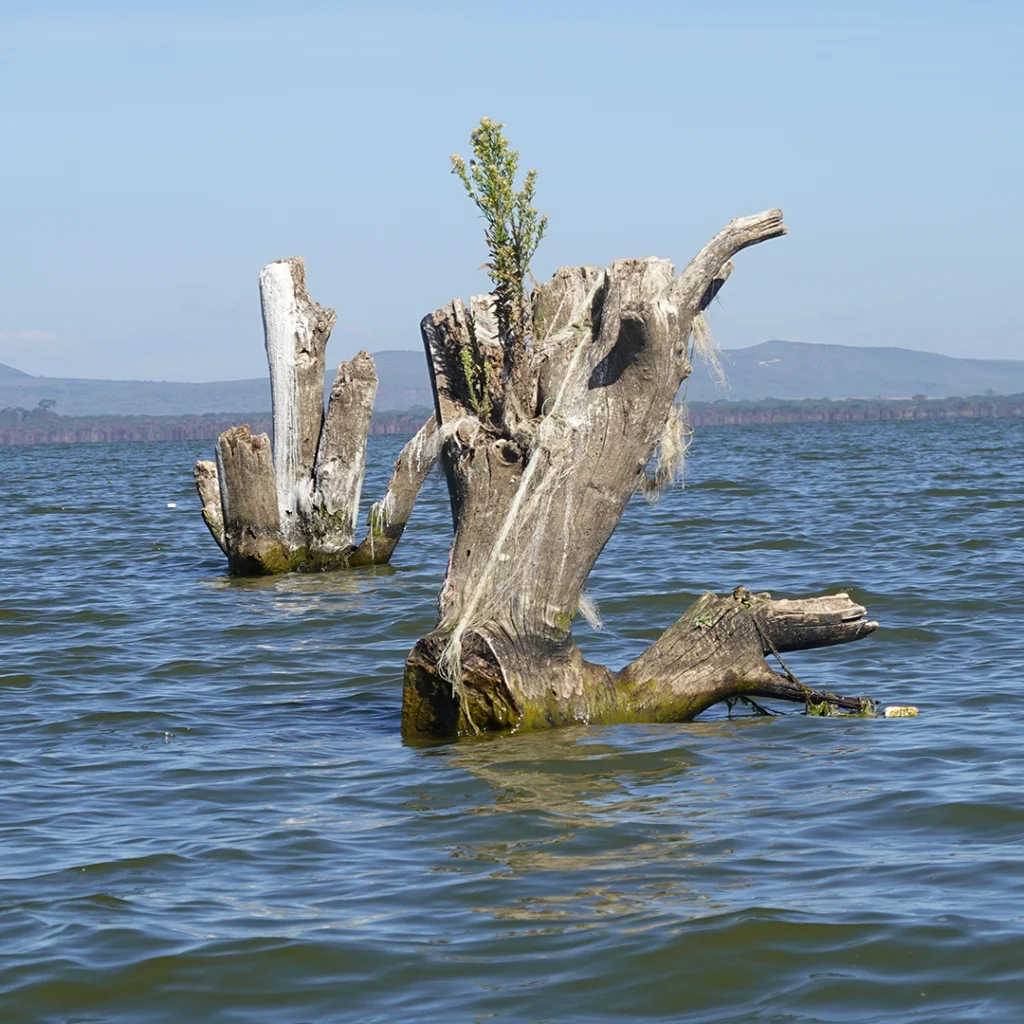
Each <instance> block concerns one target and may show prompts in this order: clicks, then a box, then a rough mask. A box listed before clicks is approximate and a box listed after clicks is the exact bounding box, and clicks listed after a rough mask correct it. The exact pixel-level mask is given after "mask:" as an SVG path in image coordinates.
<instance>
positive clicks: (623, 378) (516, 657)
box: [402, 210, 876, 735]
mask: <svg viewBox="0 0 1024 1024" xmlns="http://www.w3.org/2000/svg"><path fill="white" fill-rule="evenodd" d="M785 231H786V228H785V227H784V225H783V223H782V213H781V211H779V210H769V211H766V212H764V213H761V214H757V215H756V216H753V217H745V218H741V219H738V220H735V221H733V222H732V223H730V224H729V225H728V226H727V227H726V228H725V229H724V230H723V231H721V232H720V233H719V234H718V235H717V236H716V237H715V238H714V239H712V241H711V242H710V243H709V244H708V245H707V246H705V247H704V249H703V250H702V251H701V252H700V253H699V254H698V255H697V256H696V257H695V258H694V259H693V260H692V261H691V262H690V264H689V265H688V266H687V267H686V269H685V270H684V271H683V272H682V273H681V274H679V275H676V273H675V270H674V268H673V266H672V264H671V263H669V262H667V261H665V260H659V259H640V260H619V261H617V262H615V263H613V264H612V265H611V266H610V267H608V268H607V269H606V270H600V269H598V268H596V267H571V268H562V269H561V270H559V271H558V272H557V273H556V274H555V275H554V277H553V278H552V280H551V281H549V282H548V283H547V284H545V285H543V286H541V287H539V288H538V289H537V290H536V292H535V293H534V332H533V342H532V344H531V345H530V347H529V349H528V355H527V358H526V359H525V360H523V359H519V360H513V359H511V358H509V357H508V356H509V352H508V348H509V342H508V339H502V338H499V337H498V335H497V331H496V329H495V324H494V317H493V315H492V313H491V310H492V305H493V302H492V299H491V298H490V297H488V296H483V297H478V298H476V299H474V300H472V302H471V304H470V309H468V310H467V308H466V307H465V306H464V305H463V303H462V302H461V301H460V300H455V301H453V302H451V303H449V304H448V305H447V306H444V307H442V308H441V309H439V310H437V312H435V313H433V314H431V315H430V316H427V317H426V318H425V319H424V320H423V322H422V325H421V330H422V334H423V340H424V344H425V346H426V351H427V359H428V362H429V364H430V367H431V375H432V382H433V388H434V397H435V402H436V408H437V417H438V422H439V424H440V430H441V436H442V444H441V460H442V464H443V467H444V471H445V475H446V478H447V483H448V490H449V495H450V498H451V506H452V517H453V520H454V525H455V539H454V542H453V543H452V547H451V552H450V556H449V562H448V570H447V574H446V576H445V580H444V585H443V587H442V590H441V593H440V596H439V599H438V608H439V616H438V623H437V627H436V628H435V629H434V631H433V632H431V633H430V634H429V635H428V636H425V637H423V638H422V639H421V640H420V641H419V642H418V643H417V644H416V646H415V647H414V649H413V650H412V652H411V653H410V655H409V658H408V660H407V662H406V668H405V681H404V693H403V704H402V728H403V732H404V733H405V734H406V735H415V734H420V735H423V734H430V735H454V734H457V733H467V732H481V731H484V730H502V729H523V728H537V727H546V726H552V725H559V724H562V723H569V722H623V721H636V722H639V721H645V722H654V721H682V720H687V719H691V718H693V717H694V716H696V715H698V714H700V712H701V711H703V710H705V709H706V708H707V707H709V706H710V705H712V704H714V703H716V702H718V701H724V700H730V699H732V698H738V697H747V698H750V697H756V696H759V695H761V696H771V697H781V698H784V699H787V700H799V701H802V702H804V703H806V704H807V705H808V707H819V708H825V707H836V706H838V707H844V708H846V709H848V710H864V709H865V708H867V707H868V705H867V704H866V703H865V702H863V701H862V700H860V699H859V698H843V697H836V696H835V695H833V694H825V693H820V692H818V691H816V690H813V689H811V688H808V687H805V686H803V684H801V683H800V682H799V681H797V680H796V679H795V677H793V676H792V674H791V673H789V672H788V670H786V671H785V674H783V673H781V672H777V671H773V670H772V669H771V668H770V667H769V665H768V663H767V661H766V655H770V654H772V653H774V654H776V655H777V654H779V653H780V652H784V651H788V650H795V649H798V648H805V647H819V646H823V645H827V644H836V643H845V642H847V641H850V640H856V639H859V638H860V637H863V636H865V635H867V634H868V633H870V632H872V631H873V630H874V629H875V628H876V624H875V623H873V622H867V621H866V620H865V618H864V609H863V608H861V607H860V606H858V605H856V604H854V603H853V602H852V601H850V599H849V598H848V597H847V596H846V595H845V594H838V595H835V596H833V597H822V598H812V599H809V600H806V601H773V600H772V599H771V597H770V595H768V594H751V593H749V592H748V591H746V590H745V589H743V588H742V587H738V588H737V589H736V590H735V591H734V592H733V593H732V594H731V595H729V596H716V595H713V594H705V595H704V597H702V598H701V599H700V600H699V601H698V602H697V603H696V604H695V605H694V606H693V607H692V608H691V609H690V610H689V611H687V612H686V614H685V615H683V617H682V618H681V619H680V620H679V621H678V622H676V623H675V625H673V626H671V627H670V628H669V629H668V630H667V631H666V632H665V633H664V635H663V636H662V637H661V638H660V639H659V640H658V641H657V642H656V643H654V644H653V645H652V646H651V647H650V648H649V649H648V650H646V651H645V652H644V653H643V654H642V655H641V656H640V657H639V658H637V659H636V660H635V661H633V662H632V663H631V664H629V665H627V666H625V667H624V668H622V669H621V670H619V671H613V670H611V669H609V668H606V667H604V666H602V665H595V664H591V663H588V662H587V661H585V660H584V659H583V657H582V655H581V653H580V651H579V648H578V647H577V646H576V644H575V643H574V642H573V638H572V620H573V617H574V616H575V615H576V613H577V610H578V607H579V602H580V597H581V594H582V592H583V586H584V583H585V581H586V579H587V576H588V575H589V573H590V570H591V569H592V567H593V565H594V562H595V561H596V559H597V556H598V555H599V553H600V552H601V549H602V548H603V547H604V545H605V543H606V542H607V540H608V538H609V537H610V536H611V534H612V531H613V530H614V529H615V527H616V525H617V524H618V522H619V519H620V517H621V516H622V514H623V512H624V510H625V508H626V504H627V502H628V501H629V499H630V497H631V496H632V494H633V493H634V491H635V490H636V489H637V487H638V486H639V485H640V484H641V482H642V481H643V480H644V479H645V474H646V467H647V465H648V462H649V460H650V459H651V457H652V454H653V453H654V452H655V449H656V447H657V446H658V444H659V441H661V442H662V444H663V445H664V446H666V447H671V443H672V438H671V437H667V436H666V430H668V431H669V433H671V431H672V430H676V429H678V417H677V415H676V412H675V408H674V401H675V397H676V394H677V392H678V391H679V387H680V385H681V384H682V382H683V380H684V379H685V378H686V377H687V376H688V375H689V373H690V353H691V350H690V338H691V334H693V332H694V331H695V329H696V330H700V328H701V327H702V326H703V324H702V322H699V321H698V322H697V323H696V325H695V320H696V318H697V317H699V316H701V315H702V313H703V310H704V309H705V308H706V306H707V305H708V303H709V302H710V301H711V299H712V298H713V297H714V295H715V294H716V293H717V291H718V290H719V289H720V288H721V287H722V285H723V284H724V282H725V280H726V278H727V277H728V275H729V273H730V272H731V270H732V263H731V262H730V260H731V258H732V257H733V256H734V255H735V254H736V253H738V252H739V251H740V250H741V249H744V248H746V247H747V246H750V245H754V244H756V243H758V242H762V241H765V240H766V239H769V238H775V237H777V236H779V235H782V234H784V233H785ZM780 663H781V659H780Z"/></svg>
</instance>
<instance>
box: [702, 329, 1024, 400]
mask: <svg viewBox="0 0 1024 1024" xmlns="http://www.w3.org/2000/svg"><path fill="white" fill-rule="evenodd" d="M725 356H726V358H725V359H724V360H723V364H722V365H723V368H724V369H725V373H726V377H727V378H728V387H727V388H726V390H725V391H720V390H717V389H716V388H715V386H714V384H713V383H712V381H711V380H710V378H709V377H708V374H707V371H706V370H705V369H704V368H703V367H701V366H699V364H698V365H695V366H694V372H693V377H692V379H691V382H690V386H689V397H690V398H691V399H692V400H694V401H701V402H713V401H714V400H715V399H716V398H725V399H728V400H729V401H742V400H744V399H750V400H752V401H756V400H757V399H760V398H836V399H839V398H911V397H913V396H914V395H927V396H928V397H929V398H948V397H951V396H953V395H983V394H985V392H987V391H989V390H991V391H992V392H993V393H995V394H997V395H1009V394H1017V393H1019V392H1022V391H1024V360H1021V359H954V358H953V357H951V356H940V355H936V354H935V353H934V352H916V351H913V350H912V349H906V348H860V347H857V346H853V345H812V344H808V343H805V342H796V341H765V342H762V343H761V344H760V345H754V346H753V347H752V348H738V349H729V350H728V351H727V352H725Z"/></svg>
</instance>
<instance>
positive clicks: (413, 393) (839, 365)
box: [0, 341, 1024, 416]
mask: <svg viewBox="0 0 1024 1024" xmlns="http://www.w3.org/2000/svg"><path fill="white" fill-rule="evenodd" d="M724 355H725V359H724V360H723V364H724V367H725V372H726V376H727V378H728V386H727V388H726V389H725V390H719V389H718V388H716V386H715V385H714V383H713V382H712V380H711V378H710V377H709V375H708V372H707V369H706V367H704V366H703V364H701V363H700V362H699V361H698V363H697V365H696V366H695V367H694V372H693V376H692V378H691V379H690V381H689V382H688V385H687V397H688V398H689V400H690V401H693V402H714V401H716V400H721V399H725V400H728V401H744V400H751V401H756V400H758V399H762V398H781V399H801V398H832V399H843V398H911V397H913V396H914V395H927V396H928V397H931V398H946V397H950V396H954V395H984V394H986V393H987V392H989V391H991V392H992V393H994V394H997V395H1008V394H1017V393H1021V392H1024V360H1016V359H1014V360H1010V359H1007V360H995V359H954V358H952V357H950V356H940V355H936V354H934V353H931V352H916V351H912V350H911V349H904V348H859V347H855V346H850V345H815V344H809V343H804V342H793V341H766V342H763V343H762V344H760V345H754V346H753V347H752V348H743V349H730V350H728V351H727V352H725V353H724ZM373 358H374V360H375V362H376V364H377V373H378V376H379V377H380V388H379V390H378V392H377V402H376V409H377V410H379V411H381V412H385V411H395V412H402V411H405V410H408V409H412V408H418V407H428V408H429V407H430V406H432V405H433V396H432V395H431V392H430V381H429V377H428V374H427V366H426V362H425V360H424V358H423V353H422V352H420V351H395V350H392V351H385V352H375V353H374V355H373ZM327 376H328V378H329V380H328V381H327V382H326V386H327V389H328V390H329V388H330V384H331V383H333V372H332V373H329V374H328V375H327ZM43 399H51V400H53V401H55V402H56V403H57V404H56V411H57V412H59V413H62V414H63V415H65V416H103V415H121V416H134V415H148V416H186V415H203V414H211V413H215V414H219V413H227V412H237V411H238V410H240V409H247V410H250V411H255V412H260V411H267V410H269V409H270V382H269V380H268V379H267V378H259V377H257V378H253V379H250V380H234V381H218V382H216V383H212V384H182V383H175V382H170V381H130V380H76V379H72V378H61V377H33V376H30V375H29V374H26V373H22V372H21V371H20V370H17V369H15V368H14V367H11V366H5V365H3V364H0V409H2V408H5V407H21V408H24V409H30V408H34V407H35V406H36V405H38V403H39V402H40V400H43Z"/></svg>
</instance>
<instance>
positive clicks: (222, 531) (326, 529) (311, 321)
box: [194, 258, 437, 575]
mask: <svg viewBox="0 0 1024 1024" xmlns="http://www.w3.org/2000/svg"><path fill="white" fill-rule="evenodd" d="M260 299H261V302H262V306H263V326H264V333H265V335H266V348H267V361H268V363H269V365H270V387H271V395H272V400H273V416H274V443H273V453H271V444H270V440H269V438H268V437H267V435H266V434H257V435H253V434H252V433H251V431H250V430H249V427H248V426H241V427H232V428H231V429H230V430H226V431H225V432H224V433H223V434H221V436H220V437H219V438H218V440H217V461H216V464H214V463H212V462H206V461H200V462H197V463H196V466H195V470H194V475H195V481H196V488H197V490H198V491H199V496H200V498H201V499H202V502H203V519H204V521H205V522H206V524H207V526H208V527H209V528H210V532H211V534H212V535H213V538H214V540H216V541H217V543H218V544H219V545H220V547H221V549H222V550H223V551H224V552H225V554H226V555H227V556H228V563H229V566H230V568H231V570H232V572H236V573H239V574H243V575H259V574H263V573H278V572H288V571H290V570H305V571H311V570H321V569H341V568H349V567H351V566H355V565H374V564H382V563H384V562H387V561H388V560H389V559H390V557H391V554H392V552H393V551H394V548H395V545H396V544H397V543H398V540H399V538H400V537H401V535H402V531H403V530H404V528H405V524H406V522H407V521H408V518H409V515H410V514H411V512H412V508H413V505H414V504H415V501H416V496H417V494H418V493H419V489H420V487H421V485H422V483H423V480H424V479H425V477H426V474H427V473H428V472H429V470H430V467H431V466H432V465H433V463H434V461H435V458H436V439H437V431H436V422H435V420H434V419H433V418H431V420H430V421H429V422H428V423H427V424H425V425H424V426H423V428H421V430H420V432H419V433H418V434H417V435H416V437H415V438H414V439H413V440H412V441H411V442H410V443H409V444H408V445H406V447H405V449H403V451H402V454H401V455H400V456H399V458H398V462H397V463H396V469H395V475H394V476H393V477H392V480H391V483H390V484H389V485H388V490H387V493H386V494H385V496H384V498H383V499H382V500H381V501H380V502H378V503H377V504H376V505H374V506H373V511H372V512H371V517H370V526H369V533H368V536H367V539H366V540H365V541H364V542H363V543H362V544H360V545H358V546H357V544H356V541H355V532H356V525H357V519H358V515H359V498H360V494H361V491H362V485H363V473H364V470H365V465H366V439H367V436H368V434H369V431H370V418H371V415H372V411H373V400H374V397H375V396H376V393H377V371H376V368H375V366H374V363H373V359H372V357H371V356H370V355H369V354H368V353H367V352H360V353H358V354H357V355H356V356H355V358H354V359H351V360H349V361H346V362H343V363H342V364H341V365H340V366H339V367H338V374H337V377H336V378H335V381H334V385H333V386H332V388H331V394H330V399H329V401H328V405H327V411H326V415H325V412H324V353H325V350H326V347H327V340H328V338H329V337H330V333H331V329H332V328H333V326H334V322H335V319H336V318H335V313H334V310H333V309H325V308H324V307H322V306H320V305H319V304H318V303H316V302H314V301H313V300H312V299H311V298H310V297H309V293H308V292H307V291H306V270H305V264H304V263H303V261H302V260H301V259H298V258H294V259H287V260H278V261H277V262H275V263H271V264H269V265H268V266H266V267H264V269H263V271H262V272H261V274H260Z"/></svg>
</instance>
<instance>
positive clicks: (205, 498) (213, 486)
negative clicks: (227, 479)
mask: <svg viewBox="0 0 1024 1024" xmlns="http://www.w3.org/2000/svg"><path fill="white" fill-rule="evenodd" d="M192 476H193V479H194V480H195V482H196V490H197V491H198V492H199V499H200V501H202V503H203V522H204V523H206V525H207V526H208V527H209V529H210V534H211V536H212V537H213V539H214V540H215V541H216V542H217V546H218V547H219V548H220V549H221V551H223V552H224V554H227V551H228V549H227V546H226V544H225V541H224V513H223V512H222V511H221V507H220V481H219V480H218V479H217V463H216V462H210V461H209V460H203V459H200V460H199V461H198V462H197V463H196V464H195V468H194V469H193V470H192Z"/></svg>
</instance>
